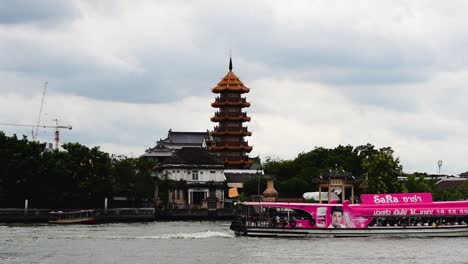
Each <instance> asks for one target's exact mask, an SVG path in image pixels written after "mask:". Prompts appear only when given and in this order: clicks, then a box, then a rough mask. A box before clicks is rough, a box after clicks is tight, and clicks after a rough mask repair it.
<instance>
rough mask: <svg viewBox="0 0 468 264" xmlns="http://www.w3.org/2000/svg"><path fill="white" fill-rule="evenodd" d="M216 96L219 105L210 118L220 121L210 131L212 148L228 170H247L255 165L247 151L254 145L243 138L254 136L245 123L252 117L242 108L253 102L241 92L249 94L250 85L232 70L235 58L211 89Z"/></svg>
mask: <svg viewBox="0 0 468 264" xmlns="http://www.w3.org/2000/svg"><path fill="white" fill-rule="evenodd" d="M211 91H212V92H213V93H215V94H219V96H218V97H216V99H215V101H214V103H212V104H211V106H212V107H214V108H219V110H218V111H216V113H215V115H214V116H213V117H212V118H211V121H213V122H216V123H219V125H218V126H215V128H214V131H212V132H211V135H212V136H213V139H214V142H213V143H212V145H211V146H210V150H212V151H216V152H218V153H219V155H220V158H221V160H223V161H224V166H225V168H227V169H245V168H248V167H250V165H252V163H253V161H252V160H250V159H249V157H248V156H247V154H246V153H249V152H250V151H252V146H249V144H248V142H247V141H245V140H244V137H246V136H250V135H252V133H251V132H249V131H248V130H247V127H244V126H243V123H244V122H249V121H250V117H249V116H247V113H246V112H242V108H245V107H249V106H250V103H249V102H247V101H246V98H245V97H241V95H242V94H244V93H248V92H249V91H250V89H249V88H247V87H245V86H244V84H243V83H242V82H241V81H240V80H239V78H238V77H237V76H236V75H235V74H234V73H233V72H232V60H231V59H230V60H229V72H228V73H227V74H226V76H224V78H223V79H222V80H221V81H220V82H219V83H218V85H216V87H214V88H213V89H212V90H211Z"/></svg>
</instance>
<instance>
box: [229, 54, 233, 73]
mask: <svg viewBox="0 0 468 264" xmlns="http://www.w3.org/2000/svg"><path fill="white" fill-rule="evenodd" d="M229 71H232V55H231V50H229Z"/></svg>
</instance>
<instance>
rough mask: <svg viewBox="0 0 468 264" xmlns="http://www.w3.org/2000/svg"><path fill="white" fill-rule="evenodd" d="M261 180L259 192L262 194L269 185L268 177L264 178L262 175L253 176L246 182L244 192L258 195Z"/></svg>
mask: <svg viewBox="0 0 468 264" xmlns="http://www.w3.org/2000/svg"><path fill="white" fill-rule="evenodd" d="M259 180H260V192H259V194H260V195H262V193H263V191H265V189H266V187H267V179H265V178H262V177H260V178H259V177H252V178H251V179H249V180H247V181H246V182H244V188H243V192H244V193H245V194H246V195H257V193H258V191H259V189H258V186H259V185H258V184H259Z"/></svg>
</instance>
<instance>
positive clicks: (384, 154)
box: [362, 147, 402, 193]
mask: <svg viewBox="0 0 468 264" xmlns="http://www.w3.org/2000/svg"><path fill="white" fill-rule="evenodd" d="M362 166H363V168H364V171H365V172H366V174H367V176H368V184H369V190H368V192H370V193H395V192H400V191H401V189H402V186H401V184H400V183H399V181H398V176H401V175H402V166H401V165H400V161H399V159H398V158H394V157H393V150H392V149H391V148H389V147H388V148H381V149H379V151H378V152H377V153H374V154H372V155H370V156H368V155H366V159H364V160H363V165H362Z"/></svg>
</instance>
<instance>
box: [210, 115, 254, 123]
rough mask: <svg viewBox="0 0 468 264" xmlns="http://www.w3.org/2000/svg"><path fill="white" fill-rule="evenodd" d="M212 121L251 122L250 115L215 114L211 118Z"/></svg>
mask: <svg viewBox="0 0 468 264" xmlns="http://www.w3.org/2000/svg"><path fill="white" fill-rule="evenodd" d="M210 120H211V121H212V122H222V121H242V122H250V117H245V116H223V117H220V116H214V117H212V118H211V119H210Z"/></svg>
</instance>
